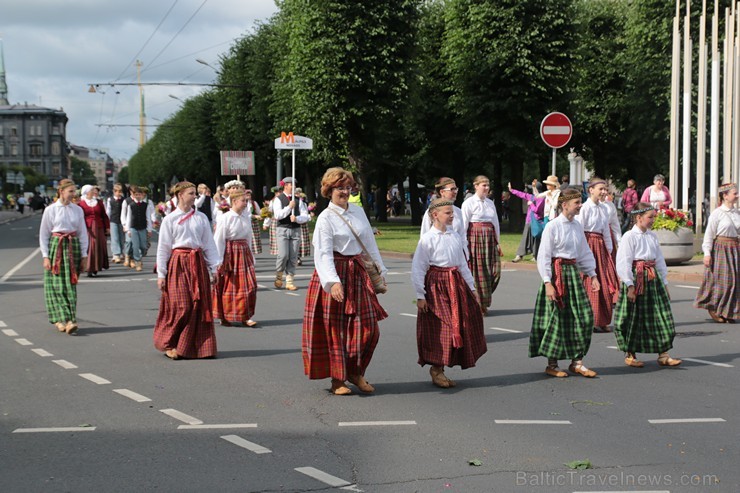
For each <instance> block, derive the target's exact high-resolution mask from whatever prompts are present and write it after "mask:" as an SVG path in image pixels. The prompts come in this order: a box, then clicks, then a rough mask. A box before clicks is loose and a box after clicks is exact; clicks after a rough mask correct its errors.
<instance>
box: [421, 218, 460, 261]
mask: <svg viewBox="0 0 740 493" xmlns="http://www.w3.org/2000/svg"><path fill="white" fill-rule="evenodd" d="M452 214H453V216H454V219H453V221H452V229H453V231H455V232H456V233H457V234H459V235H460V238H462V242H463V249H464V250H465V256H466V257H469V256H470V255H469V253H468V234H467V231H465V222H464V221H463V213H462V209H460V208H459V207H457V206H456V205H453V206H452ZM432 229H433V228H432V219H431V218H430V217H429V211H428V210H427V211H425V212H424V217H423V218H422V219H421V234H420V235H419V238H421V237H422V236H424V235H425V234H426V232H427V231H430V230H432Z"/></svg>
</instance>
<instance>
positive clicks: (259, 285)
mask: <svg viewBox="0 0 740 493" xmlns="http://www.w3.org/2000/svg"><path fill="white" fill-rule="evenodd" d="M257 287H258V288H260V289H267V286H265V285H264V284H257Z"/></svg>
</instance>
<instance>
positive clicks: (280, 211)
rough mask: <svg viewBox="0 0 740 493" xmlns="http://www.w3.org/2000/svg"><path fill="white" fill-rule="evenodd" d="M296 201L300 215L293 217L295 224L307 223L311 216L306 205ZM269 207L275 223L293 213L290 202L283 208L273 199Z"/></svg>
mask: <svg viewBox="0 0 740 493" xmlns="http://www.w3.org/2000/svg"><path fill="white" fill-rule="evenodd" d="M296 201H297V202H298V210H299V211H300V214H299V215H297V216H296V217H295V222H296V223H298V224H303V223H307V222H308V221H309V219H311V216H310V215H309V214H308V207H306V203H305V202H303V201H302V200H299V199H296ZM271 206H272V214H273V216H274V219H275V220H276V221H279V220H281V219H285V218H286V217H290V215H291V213H292V212H293V207H290V200H289V201H288V205H286V206H285V207H283V203H282V202H280V199H279V198H278V197H275V198H274V199H272V203H271ZM278 226H279V224H278ZM366 246H367V245H366Z"/></svg>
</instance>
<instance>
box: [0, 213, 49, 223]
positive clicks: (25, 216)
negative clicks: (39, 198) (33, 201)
mask: <svg viewBox="0 0 740 493" xmlns="http://www.w3.org/2000/svg"><path fill="white" fill-rule="evenodd" d="M39 213H40V212H39V211H33V212H31V213H30V214H23V215H22V216H17V217H11V218H8V219H2V220H0V226H2V225H3V224H10V223H14V222H16V221H20V220H21V219H28V218H30V217H33V216H35V215H37V214H39Z"/></svg>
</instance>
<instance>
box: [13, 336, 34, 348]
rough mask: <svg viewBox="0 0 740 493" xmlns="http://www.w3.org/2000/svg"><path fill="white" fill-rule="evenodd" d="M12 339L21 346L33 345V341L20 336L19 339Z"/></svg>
mask: <svg viewBox="0 0 740 493" xmlns="http://www.w3.org/2000/svg"><path fill="white" fill-rule="evenodd" d="M14 340H15V342H17V343H18V344H20V345H21V346H33V343H32V342H31V341H29V340H28V339H24V338H20V339H14Z"/></svg>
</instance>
